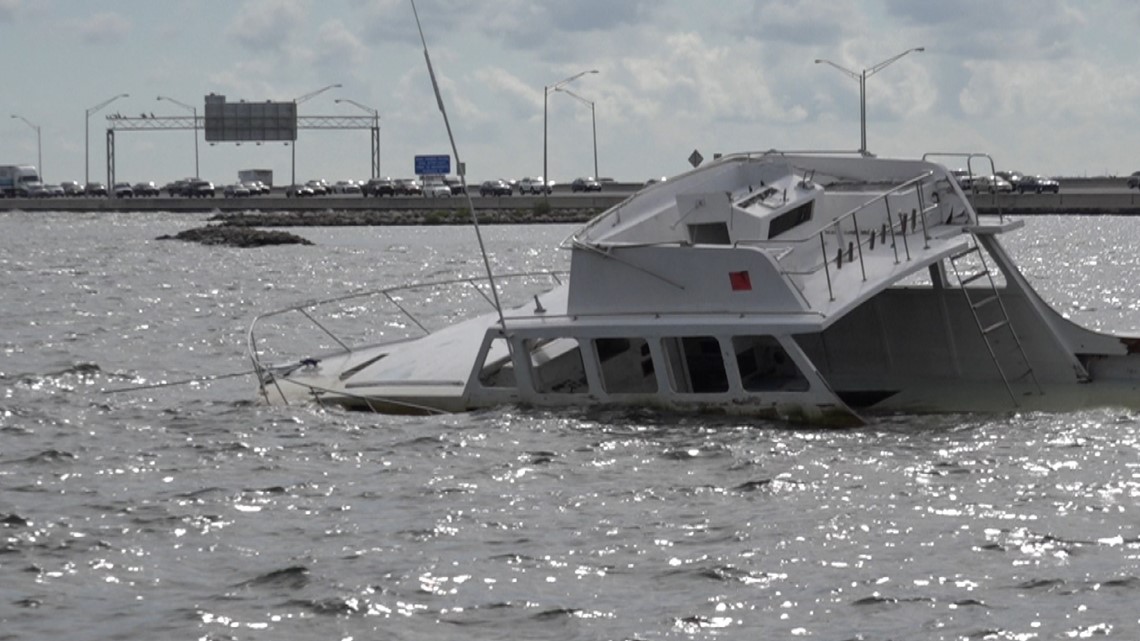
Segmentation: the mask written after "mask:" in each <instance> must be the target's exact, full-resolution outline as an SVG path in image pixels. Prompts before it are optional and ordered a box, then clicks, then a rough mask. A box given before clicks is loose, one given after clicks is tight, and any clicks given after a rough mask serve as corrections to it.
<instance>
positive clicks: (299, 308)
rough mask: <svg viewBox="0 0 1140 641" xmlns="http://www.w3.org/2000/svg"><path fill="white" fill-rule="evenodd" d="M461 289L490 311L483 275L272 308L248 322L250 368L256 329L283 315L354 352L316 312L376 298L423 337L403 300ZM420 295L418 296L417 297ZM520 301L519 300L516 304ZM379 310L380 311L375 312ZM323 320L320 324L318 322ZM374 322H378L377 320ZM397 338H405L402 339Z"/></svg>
mask: <svg viewBox="0 0 1140 641" xmlns="http://www.w3.org/2000/svg"><path fill="white" fill-rule="evenodd" d="M567 274H568V272H566V271H553V270H546V271H528V272H512V273H505V274H495V281H496V282H497V283H502V282H509V281H512V280H516V281H517V280H521V279H530V280H538V279H548V283H549V286H548V287H546V288H545V289H550V288H552V287H557V286H559V285H561V284H562V283H563V282H564V281H565V277H566V275H567ZM456 286H458V287H461V288H464V289H467V288H470V289H471V290H474V291H475V292H477V293H478V294H479V296H480V297H481V298H482V299H483V300H484V302H486V304H487V306H488V308H489V310H490V311H494V309H495V302H494V300H493V299H492V297H491V295H490V294H489V291H490V281H489V279H488V278H487V277H486V276H472V277H467V278H449V279H441V280H434V281H425V282H417V283H408V284H403V285H397V286H393V287H384V288H380V289H369V290H363V291H356V292H350V293H347V294H342V295H340V296H334V297H331V298H323V299H317V300H309V301H305V302H301V303H298V304H295V305H290V306H288V307H284V308H281V309H276V310H273V311H270V312H265V313H263V314H259V315H258V316H256V317H255V318H254V319H253V321H252V322H251V323H250V327H249V332H248V335H247V348H248V350H249V355H250V358H251V359H252V361H253V365H254V369H255V370H256V371H257V372H258V374H259V375H260V374H261V373H262V372H264V371H265V370H266V369H267V367H266V366H265V365H264V364H262V361H261V346H260V345H259V340H258V330H259V326H260V325H262V324H263V323H264V322H265V321H267V320H268V319H271V318H274V317H280V316H284V315H287V314H297V315H300V316H301V317H303V319H304V321H307V323H308V324H309V325H311V326H312V327H313V328H315V329H316V330H319V331H320V332H321V333H323V334H324V335H326V336H327V337H328V338H329V339H330V340H332V341H333V342H334V343H335V344H336V345H337V346H339V347H340V348H341V349H342V350H344V351H346V352H352V351H354V349H355V348H354V347H353V345H352V344H351V343H350V341H348V340H345V339H344V338H343V337H342V336H340V335H338V334H337V332H335V331H334V330H333V329H332V328H331V327H330V323H329V322H328V321H327V319H318V317H317V313H316V310H318V309H321V308H330V307H333V306H338V307H340V308H343V307H344V306H345V304H347V303H351V302H355V301H364V300H367V299H379V300H380V301H381V304H382V305H383V306H384V307H386V308H387V309H388V311H389V312H390V313H393V314H394V315H395V316H396V317H398V318H404V319H406V320H407V321H408V322H409V323H411V325H414V326H415V327H416V328H417V329H418V330H419V331H420V332H422V334H423V335H427V334H431V333H432V330H431V329H429V328H428V323H427V322H426V321H425V319H424V318H422V315H420V314H417V313H416V312H415V311H414V310H413V309H411V306H410V305H409V304H408V301H407V300H406V298H407V297H408V295H409V294H420V295H421V296H423V297H430V293H431V292H440V291H443V290H446V289H447V288H452V287H456ZM421 293H422V294H421ZM519 302H520V303H521V302H522V301H521V300H520V301H519ZM377 311H380V310H377ZM322 321H324V322H322ZM378 322H380V321H379V319H378ZM401 338H404V339H406V338H408V337H407V336H403V337H401Z"/></svg>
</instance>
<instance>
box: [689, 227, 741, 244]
mask: <svg viewBox="0 0 1140 641" xmlns="http://www.w3.org/2000/svg"><path fill="white" fill-rule="evenodd" d="M689 239H690V240H691V241H692V243H693V244H694V245H731V244H732V239H731V238H729V236H728V225H727V224H725V223H695V224H692V225H689Z"/></svg>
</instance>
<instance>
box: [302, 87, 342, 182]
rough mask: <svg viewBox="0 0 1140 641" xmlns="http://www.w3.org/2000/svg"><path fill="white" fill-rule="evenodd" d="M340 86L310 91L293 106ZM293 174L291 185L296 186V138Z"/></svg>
mask: <svg viewBox="0 0 1140 641" xmlns="http://www.w3.org/2000/svg"><path fill="white" fill-rule="evenodd" d="M340 86H341V84H340V83H339V82H338V83H336V84H332V85H326V86H324V87H321V88H320V89H317V90H316V91H310V92H309V93H307V94H305V95H303V96H301V97H299V98H294V99H293V104H294V105H299V104H301V103H302V102H305V101H306V100H309V99H310V98H315V97H316V96H317V95H318V94H322V93H324V92H326V91H328V90H329V89H336V88H338V87H340ZM292 172H293V178H292V181H291V182H290V184H293V185H296V184H297V139H296V138H294V139H293V167H292Z"/></svg>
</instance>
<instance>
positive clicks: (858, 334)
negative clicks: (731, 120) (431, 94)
mask: <svg viewBox="0 0 1140 641" xmlns="http://www.w3.org/2000/svg"><path fill="white" fill-rule="evenodd" d="M969 159H970V160H975V159H976V156H970V157H969ZM991 165H992V163H991ZM1021 226H1022V222H1021V221H1016V220H1010V219H1002V218H998V217H995V218H994V219H993V220H988V219H986V220H979V218H978V215H977V214H976V212H975V211H974V209H973V208H972V207H971V205H970V202H969V201H968V200H967V198H966V195H965V194H964V193H963V192H962V190H961V188H960V187H959V185H958V182H957V180H956V179H955V177H954V176H953V175H952V174H951V173H950V172H948V171H947V170H946V169H945V167H943V166H942V165H941V164H937V163H935V162H933V161H932V159H926V158H924V159H922V160H890V159H879V158H874V157H864V156H858V155H844V154H812V153H781V152H774V151H770V152H763V153H743V154H735V155H728V156H724V157H721V158H719V159H717V160H715V161H714V162H712V163H710V164H708V165H706V166H703V167H700V168H697V169H694V170H692V171H690V172H688V173H685V174H683V175H681V176H678V177H676V178H671V179H669V180H668V181H665V182H661V183H657V184H654V185H652V186H649V187H646V188H644V189H642V190H641V191H639V192H637V193H636V194H634V195H633V196H631V197H630V198H628V199H627V200H625V201H624V202H622V203H620V204H618V205H617V206H615V207H613V208H611V209H609V210H608V211H606V212H604V213H602V214H601V215H600V216H598V217H597V218H595V219H594V220H592V221H590V222H589V223H588V224H586V225H585V226H584V227H583V228H582V229H580V230H579V231H577V232H576V233H575V234H573V235H572V236H571V237H570V238H569V239H567V241H566V242H565V243H564V245H565V247H566V248H568V249H569V251H570V252H571V268H570V274H569V276H568V282H564V283H563V284H561V285H559V286H556V287H554V288H553V289H551V290H549V291H547V292H545V293H543V294H541V295H537V296H535V297H534V298H533V300H530V301H529V302H528V303H527V304H526V305H524V306H521V307H517V308H515V309H503V310H502V311H501V312H496V311H492V312H491V313H489V314H487V315H484V316H481V317H476V318H473V319H470V320H467V321H465V322H461V323H459V324H457V325H454V326H451V327H448V328H445V329H442V330H439V331H435V332H431V333H429V334H427V335H425V336H423V337H420V338H415V339H410V340H402V341H398V342H393V343H389V344H381V345H372V346H361V347H357V346H351V345H347V344H344V343H342V342H341V341H340V339H336V340H337V343H338V345H337V347H336V349H334V350H331V351H330V353H325V354H319V355H312V356H311V357H308V358H305V359H303V360H298V361H295V362H290V363H283V364H281V363H279V364H273V365H270V364H267V363H266V362H265V359H266V355H265V354H263V352H262V350H261V349H260V345H259V343H258V340H257V339H256V338H255V337H256V336H258V335H259V334H258V333H257V332H258V323H259V322H261V321H262V320H263V319H264V318H265V317H266V316H274V317H276V316H279V315H281V314H283V313H285V312H291V311H295V312H301V313H304V315H305V317H306V322H308V320H312V321H313V322H314V323H319V320H318V318H317V317H316V315H315V311H314V310H316V309H318V308H320V307H321V306H323V304H324V303H312V304H310V305H304V306H298V307H294V308H290V309H288V310H281V311H278V312H273V313H271V314H269V315H264V316H262V317H259V319H258V320H257V321H255V322H254V327H253V328H251V331H250V341H249V347H250V351H251V355H252V357H253V361H254V363H255V365H256V368H257V370H258V373H259V380H260V386H259V390H260V391H259V393H260V395H261V397H262V398H263V399H264V400H265V401H268V402H270V403H297V402H316V403H321V404H325V405H335V406H342V407H348V408H359V409H364V410H372V411H378V412H460V411H467V410H473V409H477V408H487V407H493V406H499V405H504V404H524V405H532V406H547V407H582V406H593V405H611V406H621V405H626V406H652V407H658V408H663V409H668V410H679V411H714V412H727V413H733V414H745V415H756V416H763V417H779V418H784V419H788V420H792V421H803V422H807V423H812V424H824V425H858V424H860V423H862V422H863V417H864V416H865V415H867V413H870V412H915V413H919V412H972V411H1009V410H1018V409H1025V410H1033V409H1042V410H1069V409H1076V408H1080V407H1086V406H1097V405H1124V406H1137V405H1140V393H1138V385H1140V356H1138V355H1137V354H1136V352H1137V351H1138V350H1140V339H1137V338H1125V337H1119V336H1113V335H1108V334H1103V333H1097V332H1094V331H1090V330H1087V329H1084V328H1082V327H1079V326H1077V325H1076V324H1074V323H1072V322H1070V321H1068V320H1067V319H1065V318H1063V317H1062V316H1061V315H1059V314H1058V313H1057V312H1055V311H1054V310H1053V309H1051V308H1050V307H1049V306H1048V305H1047V304H1046V303H1045V302H1044V301H1043V300H1042V298H1041V297H1040V296H1039V295H1038V294H1037V293H1036V292H1034V290H1033V289H1032V288H1031V286H1030V284H1029V283H1028V282H1027V280H1026V279H1025V277H1024V276H1023V275H1022V273H1021V272H1020V271H1019V270H1018V268H1017V266H1016V265H1014V263H1013V262H1012V261H1011V259H1010V257H1009V256H1008V255H1007V254H1006V252H1005V251H1004V250H1003V248H1002V244H1001V242H1000V238H1001V236H1002V234H1004V233H1006V232H1009V231H1011V230H1015V229H1017V228H1019V227H1021ZM496 280H499V279H496ZM506 282H507V280H506V279H503V282H502V283H496V285H497V286H504V285H503V284H504V283H506ZM416 287H417V288H422V287H423V286H422V285H417V286H416ZM397 291H400V292H406V291H408V290H407V289H406V288H392V289H386V290H381V291H378V292H372V293H371V294H375V295H378V296H383V297H387V299H388V300H391V301H394V302H396V303H397V304H398V302H399V300H400V299H398V298H396V297H394V296H393V294H394V293H395V292H397ZM483 291H488V289H487V288H486V287H485V288H484V290H483ZM368 294H369V293H358V294H354V295H353V297H354V299H355V298H358V297H361V296H366V295H368ZM488 299H489V300H490V297H488ZM338 300H339V299H338ZM326 302H330V301H326ZM331 302H335V301H331ZM317 326H318V327H322V328H324V327H323V326H321V325H319V324H318V325H317ZM324 329H326V331H328V330H327V328H324ZM329 334H330V335H331V332H329ZM334 338H335V337H334Z"/></svg>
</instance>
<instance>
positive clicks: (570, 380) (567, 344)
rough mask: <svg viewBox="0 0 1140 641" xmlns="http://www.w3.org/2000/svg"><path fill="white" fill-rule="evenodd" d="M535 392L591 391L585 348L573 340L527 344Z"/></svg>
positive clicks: (553, 339) (528, 341)
mask: <svg viewBox="0 0 1140 641" xmlns="http://www.w3.org/2000/svg"><path fill="white" fill-rule="evenodd" d="M526 346H527V352H528V353H529V354H530V371H531V377H532V378H533V379H534V391H536V392H538V393H540V394H584V393H586V392H587V391H589V387H590V386H589V384H588V383H587V382H586V367H585V365H583V363H582V349H581V346H580V345H579V344H578V341H577V340H576V339H573V338H544V339H538V340H535V339H530V340H527V341H526Z"/></svg>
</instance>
